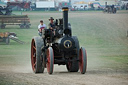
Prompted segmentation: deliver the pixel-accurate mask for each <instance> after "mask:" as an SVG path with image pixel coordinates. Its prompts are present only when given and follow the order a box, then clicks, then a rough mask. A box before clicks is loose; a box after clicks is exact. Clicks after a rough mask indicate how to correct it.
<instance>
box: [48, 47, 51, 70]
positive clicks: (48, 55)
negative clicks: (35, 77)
mask: <svg viewBox="0 0 128 85" xmlns="http://www.w3.org/2000/svg"><path fill="white" fill-rule="evenodd" d="M50 64H51V63H50V51H49V49H48V51H47V70H48V72H50Z"/></svg>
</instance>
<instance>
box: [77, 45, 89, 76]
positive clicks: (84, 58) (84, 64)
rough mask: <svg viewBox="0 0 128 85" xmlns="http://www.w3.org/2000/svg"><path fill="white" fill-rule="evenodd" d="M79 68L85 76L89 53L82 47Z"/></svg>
mask: <svg viewBox="0 0 128 85" xmlns="http://www.w3.org/2000/svg"><path fill="white" fill-rule="evenodd" d="M79 68H80V72H81V74H85V72H86V69H87V52H86V50H85V48H83V47H81V49H80V55H79Z"/></svg>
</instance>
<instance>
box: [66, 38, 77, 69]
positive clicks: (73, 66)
mask: <svg viewBox="0 0 128 85" xmlns="http://www.w3.org/2000/svg"><path fill="white" fill-rule="evenodd" d="M72 38H73V40H74V41H75V46H76V54H77V56H74V57H73V58H72V59H70V60H72V61H71V62H68V63H67V64H66V67H67V70H68V71H69V72H78V70H79V62H78V61H77V60H78V58H79V41H78V38H77V37H76V36H73V37H72Z"/></svg>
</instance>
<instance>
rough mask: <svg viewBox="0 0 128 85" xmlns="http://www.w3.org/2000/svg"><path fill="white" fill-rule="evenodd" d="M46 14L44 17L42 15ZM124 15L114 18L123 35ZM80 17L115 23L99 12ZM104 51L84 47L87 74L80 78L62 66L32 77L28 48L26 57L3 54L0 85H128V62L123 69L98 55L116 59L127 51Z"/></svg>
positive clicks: (106, 49) (103, 49)
mask: <svg viewBox="0 0 128 85" xmlns="http://www.w3.org/2000/svg"><path fill="white" fill-rule="evenodd" d="M28 14H29V15H34V14H30V13H28ZM46 14H47V13H46ZM46 14H44V15H46ZM75 14H76V15H73V16H71V17H72V18H74V17H76V16H78V15H77V14H79V13H75ZM86 14H87V15H86ZM40 15H42V13H40ZM49 15H50V16H51V14H49ZM99 15H100V16H99ZM127 15H128V14H127V13H126V14H124V15H123V13H122V14H121V13H119V14H116V17H115V18H114V19H116V20H118V19H120V20H119V22H120V23H121V24H120V25H119V26H120V28H122V29H123V30H124V31H125V30H126V29H124V27H128V25H127V23H126V22H127V21H128V17H127ZM54 16H56V15H54ZM81 16H82V17H83V16H85V17H86V19H88V18H87V17H91V16H93V17H98V18H100V19H102V18H104V19H107V20H108V21H111V22H114V21H115V20H113V16H115V15H110V16H109V14H102V13H99V12H97V13H95V14H94V13H93V12H92V13H91V12H90V13H85V14H83V15H81ZM81 16H78V17H81ZM106 16H107V17H106ZM119 16H124V17H119ZM48 17H49V16H48ZM56 17H57V16H56ZM81 19H82V18H81ZM88 20H89V19H88ZM123 20H124V21H123ZM89 21H91V20H89ZM89 21H85V23H86V25H87V22H89ZM34 22H36V21H33V22H32V23H33V24H34ZM92 22H93V19H92ZM99 22H100V21H99ZM101 22H102V21H101ZM119 22H115V24H114V25H113V26H115V25H118V24H119ZM124 22H125V23H124ZM93 23H94V24H96V25H97V24H99V23H98V22H96V21H94V22H93ZM122 23H123V24H122ZM106 24H108V22H105V23H104V22H103V24H102V25H101V24H100V25H99V27H100V26H104V25H106ZM109 27H111V26H109ZM109 27H108V28H106V29H105V30H108V29H109ZM115 27H116V26H115ZM113 30H114V29H112V31H113ZM35 31H36V30H35ZM109 31H110V30H109ZM118 31H119V32H120V30H118ZM92 32H93V30H92ZM108 33H109V32H108ZM117 33H118V32H117ZM121 33H122V31H121ZM92 35H94V34H93V33H92ZM110 35H111V34H110ZM94 36H95V35H94ZM115 36H116V35H112V37H110V39H111V38H112V39H114V38H115ZM122 36H125V34H124V35H121V37H122ZM113 37H114V38H113ZM116 37H117V38H116V39H117V40H119V39H120V38H119V37H118V36H116ZM104 38H105V39H108V38H109V36H108V37H107V35H106V36H105V37H104ZM118 38H119V39H118ZM123 38H124V37H123ZM116 39H115V40H116ZM127 41H128V40H127V39H126V38H124V41H122V40H120V42H119V43H123V45H126V46H127V45H128V44H127ZM12 44H13V43H12ZM12 46H13V45H12ZM29 46H30V44H29ZM117 46H118V45H117ZM119 46H120V45H119ZM108 49H109V47H103V48H99V47H98V46H95V47H93V46H92V45H90V46H87V53H88V68H87V73H85V74H84V75H82V74H80V72H76V73H69V72H67V70H66V67H65V66H58V65H55V68H54V73H53V75H49V74H48V73H47V70H46V69H45V72H44V74H34V73H33V72H32V69H31V63H30V48H29V50H28V51H27V52H26V53H25V52H24V51H23V53H20V52H19V53H20V54H19V55H15V54H13V55H5V54H6V53H5V54H3V55H2V56H1V55H0V59H1V62H0V85H128V62H127V63H125V65H123V64H120V63H118V62H115V61H112V60H109V59H106V58H102V57H101V56H102V55H104V56H110V55H111V56H113V55H118V54H119V55H128V53H127V50H128V49H126V48H125V50H124V48H123V47H122V48H120V49H116V47H115V48H111V49H109V50H110V51H108ZM113 49H114V51H113ZM1 50H2V49H1ZM5 50H6V49H5ZM22 50H23V49H22ZM119 50H120V51H119ZM25 51H26V50H25ZM107 51H108V52H109V53H110V54H107V53H108V52H107ZM115 51H117V52H115ZM22 54H23V55H22ZM10 57H11V58H10ZM9 59H10V60H9Z"/></svg>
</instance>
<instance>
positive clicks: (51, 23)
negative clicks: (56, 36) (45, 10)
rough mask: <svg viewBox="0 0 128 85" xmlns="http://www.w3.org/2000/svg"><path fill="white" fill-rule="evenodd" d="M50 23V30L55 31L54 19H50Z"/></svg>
mask: <svg viewBox="0 0 128 85" xmlns="http://www.w3.org/2000/svg"><path fill="white" fill-rule="evenodd" d="M49 21H50V23H49V25H48V26H49V29H51V30H53V29H54V28H55V24H54V18H53V17H50V19H49Z"/></svg>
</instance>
